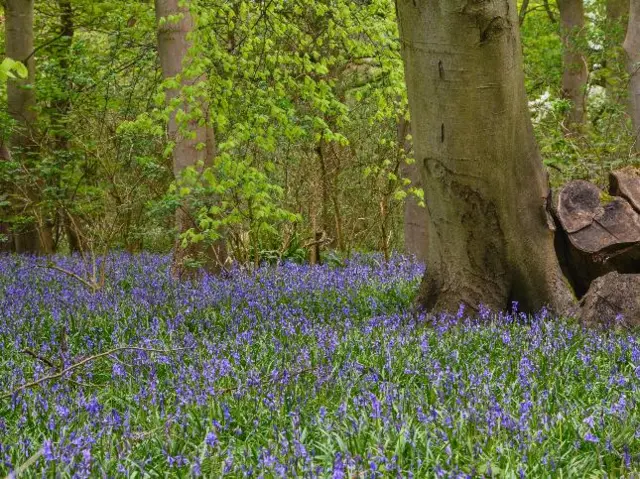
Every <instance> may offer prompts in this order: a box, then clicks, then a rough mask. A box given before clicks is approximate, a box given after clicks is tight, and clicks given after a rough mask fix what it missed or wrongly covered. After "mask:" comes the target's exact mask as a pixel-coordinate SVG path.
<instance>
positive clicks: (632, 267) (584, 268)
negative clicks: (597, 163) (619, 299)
mask: <svg viewBox="0 0 640 479" xmlns="http://www.w3.org/2000/svg"><path fill="white" fill-rule="evenodd" d="M618 176H619V175H618ZM612 190H613V189H612ZM602 197H603V192H602V191H600V190H599V189H598V187H597V186H595V185H593V184H591V183H589V182H587V181H582V180H576V181H572V182H570V183H568V184H567V185H565V186H564V187H563V188H562V189H561V190H560V192H559V194H558V195H557V199H556V201H555V206H554V213H555V216H556V218H557V219H558V220H559V224H560V226H561V229H562V231H561V232H560V237H561V238H562V241H560V242H558V256H559V257H561V258H563V259H564V260H565V263H564V265H563V266H564V267H565V271H566V274H567V277H568V278H569V279H570V281H571V284H572V285H573V287H574V290H575V291H576V293H577V294H578V295H579V296H582V295H583V294H585V293H586V291H587V289H589V286H590V285H591V283H592V281H593V280H594V279H596V278H598V277H600V276H603V275H605V274H607V273H609V272H611V271H617V272H620V273H640V215H639V214H638V212H636V211H635V210H634V209H633V208H632V207H631V205H630V204H629V203H628V202H627V200H625V199H624V198H622V197H617V196H616V197H613V198H610V199H608V200H607V201H606V202H602V200H601V198H602Z"/></svg>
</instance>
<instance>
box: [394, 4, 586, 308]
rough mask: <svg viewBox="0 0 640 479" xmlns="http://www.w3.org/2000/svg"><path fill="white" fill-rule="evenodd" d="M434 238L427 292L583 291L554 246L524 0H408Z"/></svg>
mask: <svg viewBox="0 0 640 479" xmlns="http://www.w3.org/2000/svg"><path fill="white" fill-rule="evenodd" d="M397 7H398V16H399V23H400V32H401V40H402V52H403V57H404V63H405V77H406V82H407V90H408V96H409V108H410V110H411V128H412V132H413V141H414V150H415V157H416V159H417V161H418V162H419V165H420V167H421V171H422V179H423V188H424V191H425V200H426V205H427V208H426V209H427V217H428V229H429V248H428V251H427V270H426V273H425V277H424V279H423V282H422V286H421V292H420V301H421V303H422V305H423V306H424V307H425V308H426V309H427V310H436V311H453V310H457V309H458V307H459V305H460V304H461V303H463V304H465V305H467V306H468V307H471V308H473V309H477V308H478V307H479V305H481V304H484V305H485V306H487V307H489V308H494V309H504V308H506V307H507V306H508V305H509V303H510V301H518V302H519V304H520V307H522V308H524V309H526V310H529V311H533V310H537V309H539V308H541V307H542V306H544V305H549V306H551V307H552V308H554V309H556V310H558V311H565V310H566V309H567V308H569V307H570V306H571V305H572V303H573V301H574V298H573V296H572V294H571V292H570V289H569V287H568V286H567V283H566V281H565V279H564V277H563V275H562V272H561V270H560V267H559V265H558V260H557V258H556V255H555V252H554V246H553V231H552V229H553V228H552V226H550V225H549V223H548V221H549V220H548V218H549V216H548V213H547V209H546V203H547V201H548V195H549V188H548V180H547V176H546V174H545V171H544V169H543V166H542V161H541V158H540V155H539V152H538V149H537V146H536V143H535V140H534V136H533V129H532V125H531V120H530V118H529V113H528V109H527V99H526V93H525V88H524V74H523V65H522V53H521V46H520V38H519V31H518V12H517V9H516V8H515V1H513V0H510V1H500V2H497V1H469V0H450V1H447V2H443V1H441V0H398V2H397Z"/></svg>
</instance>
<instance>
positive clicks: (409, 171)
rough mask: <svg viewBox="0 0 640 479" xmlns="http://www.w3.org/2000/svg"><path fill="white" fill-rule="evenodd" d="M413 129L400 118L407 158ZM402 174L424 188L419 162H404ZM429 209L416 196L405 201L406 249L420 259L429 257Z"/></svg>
mask: <svg viewBox="0 0 640 479" xmlns="http://www.w3.org/2000/svg"><path fill="white" fill-rule="evenodd" d="M410 130H411V127H410V124H409V120H407V119H406V118H404V117H400V118H398V124H397V132H398V145H400V148H401V149H402V153H403V155H404V156H405V158H408V157H411V141H409V140H408V139H407V136H408V135H409V133H410ZM401 171H402V176H403V177H404V178H407V179H409V180H410V181H411V185H410V186H411V187H413V188H422V175H421V174H420V165H419V164H418V163H417V162H415V161H414V162H413V163H411V164H409V163H407V162H406V161H403V162H402V170H401ZM427 234H428V230H427V210H426V209H425V208H424V207H423V206H420V204H419V203H418V200H417V199H416V197H415V196H413V195H409V197H407V198H406V199H405V202H404V250H405V252H406V253H409V254H412V255H414V256H415V257H416V259H417V260H418V261H422V262H424V261H425V260H426V259H427V247H428V243H429V241H428V236H427Z"/></svg>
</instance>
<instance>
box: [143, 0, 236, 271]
mask: <svg viewBox="0 0 640 479" xmlns="http://www.w3.org/2000/svg"><path fill="white" fill-rule="evenodd" d="M181 5H183V2H181V1H180V0H155V7H156V18H157V21H158V52H159V55H160V65H161V67H162V74H163V77H164V78H165V79H167V78H174V77H176V76H178V75H180V74H181V73H182V72H183V63H184V62H185V58H186V56H187V53H188V51H189V48H190V47H191V42H190V40H189V38H188V36H189V34H190V33H191V32H192V31H193V26H194V25H193V18H192V16H191V14H190V12H189V8H188V7H187V6H181ZM170 16H178V20H177V21H171V20H167V19H168V17H170ZM199 80H200V81H202V76H200V77H199ZM181 81H182V84H183V85H188V84H189V83H190V82H192V80H191V79H188V78H184V77H183V78H181ZM179 95H180V89H177V88H174V89H168V90H167V103H169V102H171V100H173V99H175V98H177V97H178V96H179ZM202 102H203V103H205V100H204V99H202ZM182 108H184V109H185V111H188V109H189V105H188V103H187V102H186V101H185V102H184V104H183V105H182ZM203 110H204V111H206V105H205V107H204V108H203ZM182 129H184V128H182ZM189 130H190V131H191V132H192V133H194V134H195V135H194V136H195V137H193V138H192V137H191V136H188V135H184V134H182V133H181V125H179V124H178V121H177V120H176V112H175V111H173V112H172V113H171V115H170V117H169V125H168V133H169V138H170V139H171V140H172V141H174V142H175V146H174V148H173V172H174V175H175V176H176V178H177V177H178V176H179V175H180V174H181V172H182V171H183V170H184V169H185V168H188V167H190V166H195V165H197V164H198V163H199V162H202V163H203V164H204V165H205V166H210V165H211V164H212V161H213V158H214V157H215V155H216V151H215V150H216V144H215V137H214V132H213V128H211V126H210V125H209V122H208V121H207V122H205V124H204V125H201V124H198V123H197V122H192V123H191V124H189ZM201 144H204V145H206V147H205V148H202V149H201V148H198V145H201ZM176 226H177V229H178V231H179V232H180V233H183V232H185V231H187V230H188V229H190V228H192V227H193V226H194V222H193V219H192V217H191V215H190V212H189V211H188V208H187V206H186V204H185V205H183V207H182V208H179V209H178V211H177V213H176ZM204 249H205V251H203V248H202V247H200V246H196V245H192V246H189V247H187V248H183V247H181V245H180V241H177V242H176V247H175V251H174V261H173V274H174V276H175V277H178V278H180V277H183V276H185V274H187V273H188V270H187V268H186V266H185V263H186V261H187V260H188V259H205V260H206V266H207V269H209V270H210V271H212V272H214V273H215V272H219V271H220V270H221V269H222V268H223V266H224V262H225V261H226V256H227V251H226V243H225V242H224V241H222V240H220V241H216V242H215V243H214V244H213V245H209V246H206V247H205V248H204Z"/></svg>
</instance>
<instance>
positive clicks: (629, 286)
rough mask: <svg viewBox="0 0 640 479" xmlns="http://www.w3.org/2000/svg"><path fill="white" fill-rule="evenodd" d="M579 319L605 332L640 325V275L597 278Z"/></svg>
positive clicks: (582, 303)
mask: <svg viewBox="0 0 640 479" xmlns="http://www.w3.org/2000/svg"><path fill="white" fill-rule="evenodd" d="M579 318H580V321H581V322H582V323H583V324H584V325H585V326H589V327H598V328H604V329H610V328H612V327H613V328H615V327H627V328H637V327H638V326H640V275H639V274H619V273H615V272H614V273H609V274H607V275H606V276H602V277H600V278H598V279H596V280H595V281H594V282H593V284H592V285H591V287H590V288H589V291H588V292H587V294H586V295H585V296H584V298H582V301H581V302H580V314H579Z"/></svg>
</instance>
